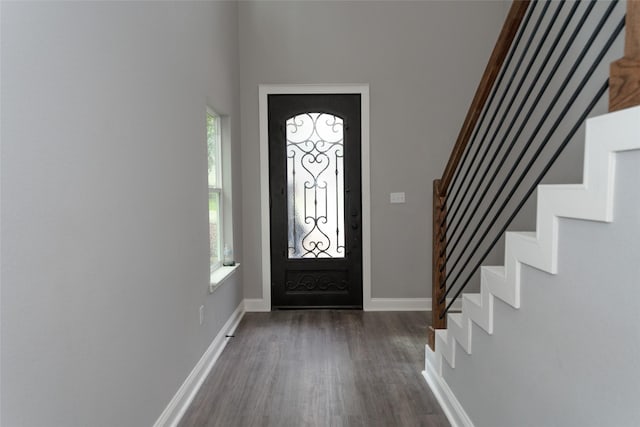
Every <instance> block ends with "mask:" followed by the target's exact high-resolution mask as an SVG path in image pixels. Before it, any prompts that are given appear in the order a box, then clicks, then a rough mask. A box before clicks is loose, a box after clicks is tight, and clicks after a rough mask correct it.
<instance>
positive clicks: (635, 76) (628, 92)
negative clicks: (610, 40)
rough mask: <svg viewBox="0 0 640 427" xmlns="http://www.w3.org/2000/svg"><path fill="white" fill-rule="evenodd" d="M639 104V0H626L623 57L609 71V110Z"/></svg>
mask: <svg viewBox="0 0 640 427" xmlns="http://www.w3.org/2000/svg"><path fill="white" fill-rule="evenodd" d="M636 105H640V0H627V17H626V22H625V41H624V57H623V58H621V59H619V60H617V61H615V62H613V63H612V64H611V69H610V73H609V111H617V110H622V109H624V108H629V107H635V106H636Z"/></svg>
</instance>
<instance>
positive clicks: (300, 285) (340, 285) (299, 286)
mask: <svg viewBox="0 0 640 427" xmlns="http://www.w3.org/2000/svg"><path fill="white" fill-rule="evenodd" d="M348 287H349V285H348V283H347V281H346V280H340V279H337V278H334V277H331V276H330V275H327V274H324V275H316V274H302V275H300V276H299V277H297V279H296V280H287V282H286V288H287V291H305V292H307V291H331V290H334V291H345V290H347V288H348Z"/></svg>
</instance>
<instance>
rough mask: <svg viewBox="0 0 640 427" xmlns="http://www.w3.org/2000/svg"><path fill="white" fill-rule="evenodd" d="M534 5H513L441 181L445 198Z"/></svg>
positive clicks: (524, 1) (519, 1)
mask: <svg viewBox="0 0 640 427" xmlns="http://www.w3.org/2000/svg"><path fill="white" fill-rule="evenodd" d="M530 2H531V1H530V0H515V1H514V2H513V3H512V4H511V9H509V13H508V14H507V17H506V19H505V21H504V24H503V25H502V30H501V31H500V35H499V36H498V41H497V42H496V45H495V47H494V48H493V52H491V57H490V58H489V62H488V63H487V67H486V68H485V70H484V74H483V75H482V80H480V84H479V85H478V89H477V90H476V94H475V96H474V97H473V101H471V105H470V106H469V111H467V117H466V118H465V119H464V123H463V124H462V129H460V133H459V134H458V139H457V140H456V144H455V145H454V147H453V151H452V152H451V156H450V157H449V162H448V163H447V166H446V168H445V169H444V173H443V174H442V178H441V179H440V184H439V186H440V188H439V190H440V194H441V195H442V196H446V195H447V191H448V189H449V185H450V184H451V179H452V178H453V174H454V172H455V170H456V169H457V167H458V164H459V163H460V158H461V157H462V153H464V150H465V148H466V147H467V144H468V143H469V139H470V138H471V133H472V132H473V129H474V128H475V127H476V124H477V122H478V118H479V116H480V113H481V112H482V108H483V107H484V104H485V102H486V101H487V98H488V97H489V94H490V93H491V88H492V87H493V83H494V82H495V81H496V78H497V77H498V73H499V72H500V68H501V67H502V64H503V63H504V60H505V58H506V56H507V54H508V53H509V48H511V43H513V39H514V38H515V36H516V33H517V32H518V28H520V23H521V22H522V19H523V18H524V15H525V13H526V11H527V8H528V7H529V3H530Z"/></svg>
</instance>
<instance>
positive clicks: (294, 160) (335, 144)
mask: <svg viewBox="0 0 640 427" xmlns="http://www.w3.org/2000/svg"><path fill="white" fill-rule="evenodd" d="M286 125H287V131H286V138H287V142H286V144H287V145H286V147H287V208H288V215H287V216H288V246H289V251H288V252H289V254H288V256H289V258H344V256H345V247H344V129H343V121H342V119H341V118H340V117H337V116H333V115H331V114H324V113H306V114H300V115H298V116H295V117H292V118H290V119H288V120H287V123H286Z"/></svg>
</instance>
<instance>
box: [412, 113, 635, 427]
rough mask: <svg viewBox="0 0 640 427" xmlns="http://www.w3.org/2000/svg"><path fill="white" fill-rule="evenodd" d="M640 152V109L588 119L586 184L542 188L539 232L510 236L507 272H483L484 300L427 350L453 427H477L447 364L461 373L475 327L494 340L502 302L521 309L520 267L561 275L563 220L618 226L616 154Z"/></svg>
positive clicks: (472, 299)
mask: <svg viewBox="0 0 640 427" xmlns="http://www.w3.org/2000/svg"><path fill="white" fill-rule="evenodd" d="M637 149H640V107H634V108H629V109H626V110H621V111H617V112H614V113H608V114H605V115H602V116H599V117H594V118H591V119H588V120H587V122H586V140H585V154H584V176H583V183H582V184H573V185H541V186H539V187H538V200H537V202H538V205H537V218H536V231H535V232H530V233H519V232H507V233H506V238H505V241H506V243H505V260H504V266H500V267H485V266H483V267H481V284H480V293H479V294H463V295H462V312H461V313H451V314H448V315H447V325H448V329H440V330H437V331H436V345H435V352H433V351H431V349H430V348H429V346H426V361H425V371H424V372H423V375H424V377H425V379H426V380H427V382H428V383H429V386H430V387H431V389H432V390H433V391H434V394H435V395H436V398H437V399H438V400H439V402H440V404H441V406H442V407H443V409H444V411H445V413H446V414H447V417H448V418H449V422H451V424H452V425H453V426H473V423H472V421H471V420H470V418H469V417H468V416H467V414H466V413H465V411H464V408H462V406H461V405H460V403H459V402H458V400H457V399H456V397H455V395H454V394H453V393H452V392H451V390H450V388H449V387H448V385H447V384H446V381H445V380H444V378H443V377H442V363H443V362H442V361H443V359H444V360H446V361H447V363H449V365H450V366H451V368H455V363H456V351H457V349H458V346H457V345H456V342H457V343H458V345H459V346H460V348H462V349H463V350H464V351H466V352H467V353H468V354H471V351H472V348H471V341H472V340H471V332H472V324H471V322H474V323H476V324H477V325H478V326H480V327H481V328H482V329H484V330H485V331H486V332H487V333H489V334H493V302H494V297H498V298H500V299H501V300H503V301H504V302H506V303H507V304H509V305H511V306H513V307H514V308H520V267H521V265H522V264H523V263H524V264H527V265H530V266H532V267H535V268H538V269H540V270H543V271H546V272H548V273H550V274H557V271H558V266H557V262H558V218H560V217H564V218H576V219H583V220H592V221H604V222H611V221H612V220H613V206H614V205H613V196H614V185H615V168H616V153H617V152H621V151H629V150H637Z"/></svg>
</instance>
